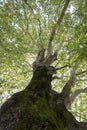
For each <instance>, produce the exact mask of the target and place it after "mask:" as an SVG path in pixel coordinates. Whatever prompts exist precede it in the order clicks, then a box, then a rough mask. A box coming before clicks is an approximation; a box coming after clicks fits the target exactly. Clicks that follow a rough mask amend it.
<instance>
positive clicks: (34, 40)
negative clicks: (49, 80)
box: [0, 0, 87, 121]
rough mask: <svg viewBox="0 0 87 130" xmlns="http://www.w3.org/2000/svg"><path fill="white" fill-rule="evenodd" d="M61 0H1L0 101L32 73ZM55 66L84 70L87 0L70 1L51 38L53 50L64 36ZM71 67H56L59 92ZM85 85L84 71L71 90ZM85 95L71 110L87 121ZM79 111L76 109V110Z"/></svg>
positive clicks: (20, 88)
mask: <svg viewBox="0 0 87 130" xmlns="http://www.w3.org/2000/svg"><path fill="white" fill-rule="evenodd" d="M64 2H65V1H64V0H1V1H0V104H2V103H3V102H4V101H5V100H6V99H7V98H8V97H9V96H11V95H12V94H13V93H14V92H17V91H19V90H22V89H24V88H25V87H26V85H27V84H28V83H29V81H30V79H31V76H32V62H33V61H34V60H35V56H36V54H37V52H38V51H39V50H40V49H41V48H42V47H46V45H47V42H48V39H49V35H50V32H51V30H52V27H53V26H54V24H55V23H56V21H57V19H58V17H59V15H60V12H61V9H62V8H63V5H64ZM64 36H65V37H66V40H65V41H64V45H63V47H62V49H61V50H60V52H59V55H58V60H57V62H56V63H55V65H56V66H57V67H61V66H63V65H66V64H67V65H70V66H71V67H72V68H75V69H76V72H78V73H79V72H81V71H84V70H87V0H84V1H82V0H76V1H73V0H71V1H70V4H69V7H68V9H67V12H66V14H65V16H64V19H63V22H62V23H61V25H60V26H59V27H58V29H57V32H56V36H55V39H54V41H53V48H54V50H55V49H56V48H57V46H58V45H59V43H60V42H61V41H62V39H63V37H64ZM69 70H70V68H64V69H62V70H60V71H58V74H57V75H59V77H61V79H59V80H56V81H54V82H53V88H54V89H55V90H57V91H58V92H60V91H61V89H62V87H63V86H64V84H65V83H66V81H67V79H68V78H69V77H68V76H67V75H69ZM86 86H87V74H86V73H84V74H81V75H79V76H78V77H77V82H76V85H75V87H74V88H73V90H72V91H75V89H79V88H85V87H86ZM86 101H87V96H86V94H80V95H79V96H78V97H77V98H76V100H75V103H74V104H72V108H71V111H72V112H73V114H75V116H76V117H77V119H79V120H85V121H87V115H86V112H87V105H86V103H85V102H86ZM77 111H78V113H77Z"/></svg>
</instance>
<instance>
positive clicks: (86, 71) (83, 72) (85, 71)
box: [76, 70, 87, 76]
mask: <svg viewBox="0 0 87 130" xmlns="http://www.w3.org/2000/svg"><path fill="white" fill-rule="evenodd" d="M85 73H87V70H84V71H82V72H79V73H77V74H76V75H77V76H78V75H81V74H85Z"/></svg>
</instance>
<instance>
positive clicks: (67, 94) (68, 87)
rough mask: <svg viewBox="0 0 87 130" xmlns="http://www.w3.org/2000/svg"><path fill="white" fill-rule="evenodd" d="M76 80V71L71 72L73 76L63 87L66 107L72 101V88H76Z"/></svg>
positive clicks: (62, 93)
mask: <svg viewBox="0 0 87 130" xmlns="http://www.w3.org/2000/svg"><path fill="white" fill-rule="evenodd" d="M75 79H76V74H75V71H74V70H71V76H70V79H69V80H68V82H67V83H66V84H65V86H64V87H63V90H62V92H61V95H62V97H63V98H64V103H65V105H66V106H68V103H69V101H70V94H71V88H72V87H73V86H74V83H75Z"/></svg>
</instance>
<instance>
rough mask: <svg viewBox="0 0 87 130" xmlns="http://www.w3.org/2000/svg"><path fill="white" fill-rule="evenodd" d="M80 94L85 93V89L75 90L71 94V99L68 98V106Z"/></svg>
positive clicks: (86, 91) (86, 90)
mask: <svg viewBox="0 0 87 130" xmlns="http://www.w3.org/2000/svg"><path fill="white" fill-rule="evenodd" d="M81 93H87V88H84V89H77V90H76V91H75V92H73V93H72V95H71V97H70V104H69V106H70V105H71V104H72V103H73V102H74V100H75V98H76V97H77V96H78V95H79V94H81Z"/></svg>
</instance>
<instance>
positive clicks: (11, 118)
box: [0, 67, 87, 130]
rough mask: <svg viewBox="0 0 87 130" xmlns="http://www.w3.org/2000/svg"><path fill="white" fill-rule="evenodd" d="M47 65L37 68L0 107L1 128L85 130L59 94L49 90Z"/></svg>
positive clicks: (85, 126)
mask: <svg viewBox="0 0 87 130" xmlns="http://www.w3.org/2000/svg"><path fill="white" fill-rule="evenodd" d="M48 71H49V68H47V67H38V68H37V69H36V70H35V72H34V74H33V78H32V79H31V81H30V84H29V85H28V86H27V87H26V89H24V90H23V91H21V92H18V93H16V94H14V95H13V96H12V97H11V98H10V99H8V100H7V101H6V102H5V103H4V105H3V106H2V107H1V110H0V130H87V124H86V123H81V122H80V123H79V122H77V121H76V119H75V118H74V116H73V115H72V114H71V113H70V112H68V110H67V109H66V107H65V103H64V98H63V96H62V93H60V94H59V93H57V92H55V91H53V90H52V89H51V80H52V77H51V76H52V75H50V74H49V73H48Z"/></svg>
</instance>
